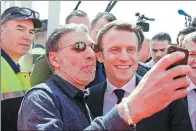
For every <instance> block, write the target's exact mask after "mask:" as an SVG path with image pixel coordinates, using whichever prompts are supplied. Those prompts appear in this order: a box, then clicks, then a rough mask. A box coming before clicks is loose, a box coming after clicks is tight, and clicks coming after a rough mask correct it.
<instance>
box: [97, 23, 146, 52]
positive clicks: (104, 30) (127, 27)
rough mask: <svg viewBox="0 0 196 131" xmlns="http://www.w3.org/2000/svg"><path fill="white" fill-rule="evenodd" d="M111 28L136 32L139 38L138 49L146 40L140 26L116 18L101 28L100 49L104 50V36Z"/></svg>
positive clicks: (99, 33) (98, 42) (98, 45)
mask: <svg viewBox="0 0 196 131" xmlns="http://www.w3.org/2000/svg"><path fill="white" fill-rule="evenodd" d="M110 29H116V30H125V31H130V32H134V33H135V34H136V36H137V38H138V50H139V48H140V47H141V45H142V43H143V41H144V34H143V32H142V29H141V28H140V27H139V26H133V25H132V24H131V23H129V22H124V21H119V20H115V21H112V22H110V23H108V24H106V25H105V26H104V27H103V28H102V29H100V30H99V32H98V35H97V47H98V50H99V51H103V47H102V46H103V45H102V38H103V35H104V34H106V33H107V32H108V31H109V30H110Z"/></svg>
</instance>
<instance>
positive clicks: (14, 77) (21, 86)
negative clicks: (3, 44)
mask: <svg viewBox="0 0 196 131" xmlns="http://www.w3.org/2000/svg"><path fill="white" fill-rule="evenodd" d="M30 87H31V86H30V79H29V75H28V72H19V73H17V74H15V72H14V71H13V69H12V68H11V66H10V65H9V64H8V63H7V61H6V60H5V59H4V58H3V57H1V100H5V99H9V98H15V97H21V96H24V93H25V92H26V91H27V90H29V89H30Z"/></svg>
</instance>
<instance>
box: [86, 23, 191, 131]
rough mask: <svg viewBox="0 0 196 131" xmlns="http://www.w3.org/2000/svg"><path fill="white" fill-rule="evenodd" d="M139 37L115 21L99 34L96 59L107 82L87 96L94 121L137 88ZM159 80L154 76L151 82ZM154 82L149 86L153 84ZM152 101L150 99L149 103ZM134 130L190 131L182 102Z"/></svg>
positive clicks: (91, 90) (138, 124)
mask: <svg viewBox="0 0 196 131" xmlns="http://www.w3.org/2000/svg"><path fill="white" fill-rule="evenodd" d="M142 35H143V34H142V32H141V31H140V30H139V28H138V27H133V26H132V25H131V24H129V23H126V22H118V21H114V22H111V23H109V24H107V25H105V26H104V27H103V28H102V29H101V30H100V31H99V32H98V36H97V45H98V47H99V52H98V54H97V59H98V60H99V62H102V63H103V64H104V67H105V71H106V76H107V79H106V81H104V82H101V83H100V84H97V85H95V86H93V87H91V88H89V90H90V96H89V97H88V102H87V103H88V106H89V108H90V111H91V113H92V115H93V116H94V117H97V116H102V115H106V114H107V113H108V112H109V111H110V110H111V109H112V108H113V107H114V106H115V105H116V104H118V103H120V102H121V100H122V98H123V97H127V96H128V95H129V94H131V93H132V92H134V90H135V89H137V88H136V86H137V84H138V83H139V81H140V80H141V77H140V76H139V75H137V74H136V70H137V68H138V51H139V48H140V46H141V43H142V42H143V39H141V36H142ZM156 75H158V74H155V77H156ZM147 76H148V75H145V76H144V78H145V77H147ZM158 79H159V78H158V76H157V79H155V80H154V81H158ZM154 81H151V82H150V83H149V84H153V83H154ZM162 84H163V83H162ZM165 85H169V84H166V83H165ZM169 86H170V85H169ZM150 92H151V91H150ZM150 92H149V93H150ZM152 92H153V90H152ZM160 97H161V96H160ZM154 100H155V99H153V98H151V101H154ZM143 102H144V103H145V101H143ZM141 108H142V107H141ZM139 110H140V109H139ZM150 110H151V109H150ZM136 129H137V131H185V130H186V131H192V127H191V123H190V118H189V115H188V110H187V108H186V104H185V102H184V100H182V99H179V100H176V101H175V102H173V103H171V104H170V105H169V106H167V107H166V108H165V109H163V110H162V111H160V112H158V113H156V114H154V115H153V116H151V117H149V118H146V119H144V120H142V121H140V122H139V123H137V124H136Z"/></svg>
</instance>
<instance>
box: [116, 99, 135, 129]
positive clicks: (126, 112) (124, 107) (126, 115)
mask: <svg viewBox="0 0 196 131" xmlns="http://www.w3.org/2000/svg"><path fill="white" fill-rule="evenodd" d="M118 108H119V113H120V116H121V117H122V118H123V120H124V121H125V122H126V123H128V124H129V125H134V124H136V123H137V121H135V120H134V119H133V118H132V116H133V115H132V114H131V112H130V109H129V106H128V104H127V103H126V101H125V100H124V101H122V102H121V103H120V104H119V105H118Z"/></svg>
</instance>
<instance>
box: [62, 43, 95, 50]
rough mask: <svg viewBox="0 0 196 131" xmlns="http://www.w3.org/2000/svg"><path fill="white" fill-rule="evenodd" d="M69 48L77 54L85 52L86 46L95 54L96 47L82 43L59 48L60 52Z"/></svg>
mask: <svg viewBox="0 0 196 131" xmlns="http://www.w3.org/2000/svg"><path fill="white" fill-rule="evenodd" d="M69 46H73V48H74V50H76V51H77V52H82V51H85V50H86V47H87V46H89V47H90V48H91V49H92V50H93V51H94V52H97V46H96V45H95V44H94V43H91V44H90V45H86V43H84V42H82V41H80V42H76V43H74V44H71V45H68V46H65V47H63V48H61V49H60V50H62V49H64V48H67V47H69Z"/></svg>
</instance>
